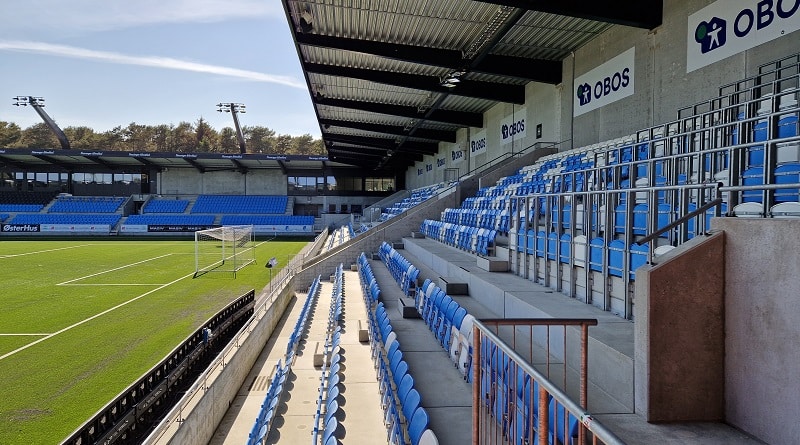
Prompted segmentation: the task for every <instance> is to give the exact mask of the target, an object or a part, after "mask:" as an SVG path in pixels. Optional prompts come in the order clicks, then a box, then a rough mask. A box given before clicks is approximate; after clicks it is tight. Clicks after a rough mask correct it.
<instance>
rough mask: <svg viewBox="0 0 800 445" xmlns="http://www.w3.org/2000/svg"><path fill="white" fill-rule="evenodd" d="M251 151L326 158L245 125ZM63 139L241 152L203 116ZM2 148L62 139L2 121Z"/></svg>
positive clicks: (49, 144)
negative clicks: (177, 122)
mask: <svg viewBox="0 0 800 445" xmlns="http://www.w3.org/2000/svg"><path fill="white" fill-rule="evenodd" d="M242 131H243V133H244V137H245V141H246V144H247V151H248V152H250V153H265V154H300V155H325V154H326V152H327V151H326V149H325V145H324V144H323V143H322V140H321V139H314V138H313V137H312V136H311V135H310V134H304V135H302V136H297V137H292V136H290V135H276V133H275V131H274V130H271V129H270V128H268V127H264V126H260V125H256V126H252V127H250V126H244V127H243V128H242ZM64 134H65V135H66V136H67V139H69V141H70V143H71V145H72V146H73V147H74V148H77V149H99V150H110V151H160V152H171V151H172V152H175V151H176V152H222V153H238V152H239V141H238V139H237V137H236V133H235V132H234V130H233V128H231V127H224V128H223V129H222V130H221V131H219V132H217V130H215V129H214V128H213V127H212V126H211V125H210V124H209V123H208V121H206V120H205V119H203V118H202V117H200V118H199V119H198V120H197V121H196V122H195V123H194V124H192V123H189V122H181V123H179V124H178V125H177V126H176V125H173V124H161V125H155V126H153V125H140V124H137V123H135V122H131V123H130V124H128V125H127V126H126V127H122V126H119V125H118V126H116V127H114V128H112V129H111V130H109V131H105V132H102V133H98V132H96V131H95V130H93V129H92V128H90V127H85V126H79V127H66V128H65V129H64ZM0 147H8V148H58V147H60V144H59V143H58V138H56V137H55V135H54V134H53V133H52V132H51V131H50V128H49V127H47V125H45V124H44V123H38V124H35V125H32V126H30V127H28V128H26V129H24V130H21V129H20V127H19V126H18V125H17V124H15V123H13V122H4V121H0Z"/></svg>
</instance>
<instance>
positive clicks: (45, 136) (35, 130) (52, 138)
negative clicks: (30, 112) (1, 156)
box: [14, 122, 61, 148]
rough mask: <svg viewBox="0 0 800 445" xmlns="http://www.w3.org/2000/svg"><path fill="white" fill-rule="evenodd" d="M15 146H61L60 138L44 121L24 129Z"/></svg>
mask: <svg viewBox="0 0 800 445" xmlns="http://www.w3.org/2000/svg"><path fill="white" fill-rule="evenodd" d="M14 146H15V147H18V148H61V144H60V143H59V142H58V138H57V137H56V135H54V134H53V132H52V131H50V127H48V126H47V124H45V123H44V122H41V123H38V124H33V125H31V126H30V127H28V128H26V129H24V130H22V135H21V136H20V138H19V139H17V142H16V143H15V144H14Z"/></svg>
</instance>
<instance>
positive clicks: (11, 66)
mask: <svg viewBox="0 0 800 445" xmlns="http://www.w3.org/2000/svg"><path fill="white" fill-rule="evenodd" d="M17 95H25V96H28V95H31V96H41V97H44V98H45V110H46V111H47V113H48V114H50V116H51V117H53V119H55V121H56V122H57V123H58V124H59V126H61V127H62V128H63V127H68V126H88V127H92V128H94V129H95V130H97V131H106V130H109V129H111V128H113V127H115V126H117V125H121V126H123V127H124V126H127V125H128V124H129V123H131V122H136V123H138V124H148V125H155V124H161V123H172V124H178V123H179V122H181V121H188V122H195V121H196V120H197V119H198V118H199V117H201V116H202V117H203V118H204V119H206V120H207V121H208V122H209V123H210V124H211V125H212V126H213V127H214V128H216V129H217V130H220V129H222V128H223V127H226V126H228V127H232V126H233V123H232V119H231V116H230V114H227V113H218V112H217V111H216V104H217V103H218V102H239V103H244V104H245V105H246V106H247V113H246V114H243V115H241V116H240V121H241V123H242V124H243V125H261V126H265V127H269V128H271V129H273V130H275V131H276V132H277V133H279V134H290V135H294V136H298V135H302V134H306V133H308V134H311V135H312V136H314V137H315V138H319V136H320V131H319V126H318V125H317V121H316V116H315V115H314V110H313V107H312V105H311V99H310V98H309V95H308V89H307V88H306V84H305V80H304V79H303V73H302V70H301V69H300V62H299V61H298V57H297V52H296V50H295V47H294V44H293V42H292V36H291V32H290V30H289V27H288V24H287V21H286V15H285V13H284V11H283V6H282V5H281V3H280V2H279V1H277V0H69V1H64V0H25V1H12V0H4V1H2V2H0V120H4V121H10V122H15V123H17V124H18V125H20V126H21V127H23V128H25V127H27V126H30V125H32V124H35V123H38V122H41V120H40V119H39V116H38V115H36V112H35V111H34V110H32V109H30V108H29V107H14V106H12V103H13V100H12V97H14V96H17Z"/></svg>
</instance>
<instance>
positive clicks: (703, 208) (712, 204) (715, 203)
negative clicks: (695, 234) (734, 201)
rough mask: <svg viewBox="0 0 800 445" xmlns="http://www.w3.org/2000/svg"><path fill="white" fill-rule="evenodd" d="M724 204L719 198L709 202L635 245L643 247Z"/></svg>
mask: <svg viewBox="0 0 800 445" xmlns="http://www.w3.org/2000/svg"><path fill="white" fill-rule="evenodd" d="M722 202H723V201H722V198H717V199H715V200H713V201H709V202H707V203H705V204H703V205H702V206H700V207H699V208H697V210H693V211H691V212H689V213H687V214H685V215H683V216H681V217H680V218H678V219H676V220H675V221H672V222H671V223H669V224H667V225H666V226H664V227H662V228H660V229H658V230H656V231H655V232H653V233H651V234H649V235H647V236H645V237H644V238H642V239H640V240H639V241H637V242H635V243H634V244H636V245H637V246H641V245H643V244H645V243H648V242H650V241H652V240H654V239H656V238H658V236H659V235H661V234H662V233H665V232H668V231H670V230H672V229H673V228H675V227H678V226H679V225H681V224H683V223H685V222H687V221H689V220H690V219H692V218H694V217H695V216H697V215H699V214H701V213H705V211H706V210H708V209H710V208H712V207H716V206H718V205H720V204H722Z"/></svg>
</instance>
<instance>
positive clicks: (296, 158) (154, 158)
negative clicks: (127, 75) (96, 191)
mask: <svg viewBox="0 0 800 445" xmlns="http://www.w3.org/2000/svg"><path fill="white" fill-rule="evenodd" d="M168 167H176V168H180V167H182V168H194V169H196V170H198V171H200V172H210V171H226V170H235V171H240V172H242V173H245V172H247V171H248V170H254V169H268V168H274V169H281V170H282V171H283V172H284V173H287V172H288V171H290V170H303V169H308V170H322V169H325V168H326V167H349V165H348V164H343V163H341V162H332V161H329V160H328V157H327V156H300V155H267V154H251V153H245V154H239V153H162V152H122V151H102V150H62V149H11V148H5V149H4V148H0V169H12V170H14V169H17V170H24V171H76V172H77V171H83V172H90V171H116V170H118V171H131V170H134V169H136V170H139V169H142V168H155V169H164V168H168Z"/></svg>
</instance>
